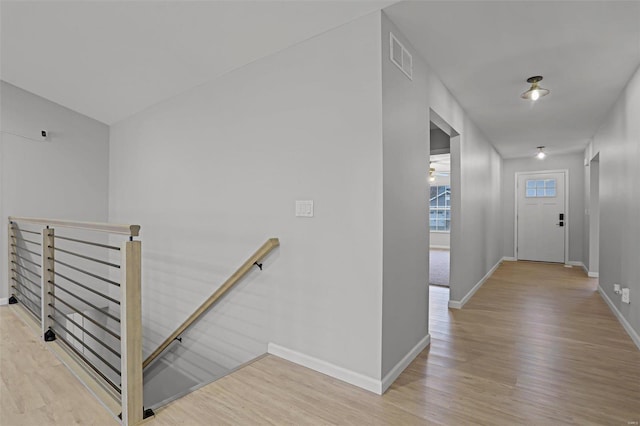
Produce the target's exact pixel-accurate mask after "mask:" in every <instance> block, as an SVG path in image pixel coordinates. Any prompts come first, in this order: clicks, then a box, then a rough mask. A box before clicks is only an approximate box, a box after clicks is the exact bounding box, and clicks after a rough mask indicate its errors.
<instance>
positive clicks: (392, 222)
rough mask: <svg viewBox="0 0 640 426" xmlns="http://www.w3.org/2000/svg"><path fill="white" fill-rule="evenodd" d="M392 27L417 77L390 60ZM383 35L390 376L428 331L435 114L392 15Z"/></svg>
mask: <svg viewBox="0 0 640 426" xmlns="http://www.w3.org/2000/svg"><path fill="white" fill-rule="evenodd" d="M389 32H392V33H393V35H394V36H395V37H396V38H397V39H398V40H400V42H401V43H402V44H404V47H405V48H406V49H408V50H409V51H410V52H411V53H412V54H413V79H409V78H408V77H407V76H406V75H405V74H404V73H403V72H402V70H401V69H399V68H398V67H397V66H396V65H395V64H394V63H393V62H391V60H390V53H389V46H390V36H389ZM381 36H382V128H383V151H382V152H383V176H384V179H383V182H384V185H383V188H384V190H383V194H384V197H383V199H384V207H383V212H384V213H383V229H384V231H383V235H384V236H383V242H384V244H383V291H382V295H383V298H382V376H383V377H384V376H386V375H387V374H388V373H389V372H391V371H392V370H393V369H394V367H396V365H397V364H398V363H399V362H400V361H401V360H402V359H403V358H404V357H405V356H406V355H407V354H408V353H410V352H411V351H412V348H414V347H415V346H416V345H417V344H418V343H419V342H421V341H423V339H425V337H426V336H427V335H428V326H427V323H428V320H429V286H428V282H429V199H428V194H429V182H428V179H427V178H428V174H429V140H428V135H429V114H428V108H427V106H426V103H425V100H426V93H427V78H426V74H427V72H428V71H427V68H426V65H425V64H424V62H423V61H422V59H421V58H419V57H418V55H417V54H416V53H415V50H414V49H413V47H412V46H411V45H410V43H409V42H408V41H407V40H406V39H405V38H404V36H403V35H402V34H401V32H400V30H398V28H396V27H395V26H394V25H393V23H391V21H390V20H389V19H388V18H387V17H386V15H383V19H382V34H381ZM414 356H415V354H414ZM400 371H401V370H400Z"/></svg>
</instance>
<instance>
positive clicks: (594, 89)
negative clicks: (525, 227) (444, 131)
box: [385, 0, 640, 158]
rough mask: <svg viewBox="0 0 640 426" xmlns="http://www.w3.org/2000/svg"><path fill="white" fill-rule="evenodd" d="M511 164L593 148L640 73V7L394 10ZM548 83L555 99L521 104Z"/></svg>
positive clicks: (488, 4)
mask: <svg viewBox="0 0 640 426" xmlns="http://www.w3.org/2000/svg"><path fill="white" fill-rule="evenodd" d="M385 12H386V13H387V15H388V16H389V17H390V18H391V20H392V21H393V22H394V23H395V24H396V25H398V26H399V27H400V29H401V30H402V31H403V32H404V33H405V35H406V36H407V37H408V38H409V39H410V40H411V42H412V44H413V45H414V47H415V49H416V50H418V52H419V53H420V54H421V56H422V57H423V58H425V60H426V61H427V63H428V64H429V65H430V67H431V68H432V69H433V70H434V71H435V73H436V74H438V76H439V77H440V79H441V80H442V81H443V82H444V84H445V85H446V86H447V87H448V88H449V90H450V91H451V93H452V94H453V95H454V96H455V97H456V99H457V100H458V102H459V103H460V104H461V105H462V107H463V108H464V109H465V110H466V111H467V113H468V114H469V116H470V117H471V119H472V120H473V121H474V122H475V123H476V124H477V125H478V126H479V127H480V129H481V130H482V131H483V132H484V134H485V135H486V136H487V137H488V139H489V140H491V142H492V143H493V144H494V146H495V147H496V149H497V150H498V151H499V152H500V153H501V154H502V155H503V157H505V158H511V157H519V156H526V155H533V154H534V153H535V152H536V149H535V147H536V146H538V145H546V146H547V149H546V151H547V152H548V153H549V154H554V153H563V152H571V151H577V150H579V149H583V148H584V147H585V145H586V144H587V141H588V139H589V138H590V137H591V136H592V135H593V134H594V132H595V131H596V130H597V127H598V125H599V124H600V123H601V122H602V121H603V119H604V117H605V115H606V113H607V112H608V111H609V109H610V108H611V107H612V105H613V103H614V102H615V100H616V99H617V98H618V97H619V96H620V94H621V91H622V89H623V88H624V86H625V85H626V83H627V82H628V81H629V79H630V78H631V76H632V74H633V72H634V71H635V70H636V69H637V67H638V65H640V1H637V0H636V1H414V2H401V3H397V4H394V5H392V6H390V7H388V8H387V9H385ZM533 75H543V76H544V80H543V81H542V83H541V86H542V87H545V88H547V89H550V90H551V94H549V95H548V96H546V97H544V98H542V99H540V100H539V101H537V102H535V103H534V104H532V103H531V102H528V101H525V100H522V99H520V94H521V93H522V92H524V91H525V90H527V89H528V86H529V85H528V84H527V83H526V82H525V80H526V79H527V78H528V77H530V76H533Z"/></svg>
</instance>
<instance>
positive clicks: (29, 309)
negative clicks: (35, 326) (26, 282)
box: [12, 286, 40, 319]
mask: <svg viewBox="0 0 640 426" xmlns="http://www.w3.org/2000/svg"><path fill="white" fill-rule="evenodd" d="M12 287H13V286H12ZM13 288H14V290H15V291H17V292H18V293H19V294H21V295H22V296H24V297H25V300H27V301H28V302H29V303H33V304H34V305H35V304H36V303H35V302H33V301H32V300H31V299H29V298H28V297H27V296H26V295H25V294H24V293H22V292H21V291H20V290H18V289H17V288H15V287H13ZM15 296H16V295H15V294H14V295H13V297H15ZM16 299H18V302H20V303H21V304H22V306H23V307H24V308H25V309H26V310H28V311H29V312H31V315H33V316H34V317H36V318H37V319H40V315H38V314H36V313H35V312H34V311H33V309H31V308H30V307H29V305H27V304H26V303H24V301H23V300H20V298H19V297H16Z"/></svg>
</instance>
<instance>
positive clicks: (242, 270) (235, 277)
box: [142, 238, 280, 369]
mask: <svg viewBox="0 0 640 426" xmlns="http://www.w3.org/2000/svg"><path fill="white" fill-rule="evenodd" d="M279 245H280V241H279V240H278V239H277V238H269V239H268V240H267V241H266V242H265V243H264V244H263V245H262V246H261V247H260V248H259V249H258V250H257V251H256V252H255V253H254V254H253V255H252V256H251V257H249V258H248V259H247V260H246V261H245V262H244V263H243V264H242V265H241V266H240V267H239V268H238V269H237V270H236V271H235V272H234V273H233V274H232V275H231V276H230V277H229V278H228V279H227V280H226V281H225V282H224V283H223V284H222V285H221V286H220V287H219V288H218V289H217V290H216V291H215V292H214V293H213V294H212V295H211V296H209V298H208V299H207V300H205V301H204V303H202V305H200V306H199V307H198V308H197V309H196V310H195V311H194V312H193V313H192V314H191V315H189V317H188V318H187V319H186V320H185V321H184V322H183V323H182V324H181V325H180V326H179V327H178V328H176V330H175V331H174V332H173V333H171V335H169V337H167V338H166V339H165V340H164V341H163V342H162V343H161V344H160V345H159V346H158V348H157V349H156V350H155V351H153V352H152V353H151V354H150V355H149V356H148V357H147V359H145V360H144V362H143V363H142V368H143V369H145V368H147V367H148V366H149V365H151V363H152V362H153V361H154V360H155V359H156V358H158V357H159V356H160V355H161V354H162V353H163V352H164V351H165V350H166V349H167V348H168V347H169V346H170V345H171V344H172V343H173V342H174V341H176V340H178V339H179V338H180V335H181V334H182V333H184V332H185V331H186V330H187V329H188V328H189V327H191V325H192V324H193V323H195V322H196V321H197V320H198V319H199V318H200V317H201V316H202V315H204V314H205V313H206V312H207V311H208V310H209V309H210V308H211V307H212V306H213V305H215V304H216V302H218V301H219V300H220V299H222V298H223V297H224V296H225V295H226V294H227V293H228V292H229V290H231V289H232V288H233V286H235V285H236V284H237V283H238V282H239V281H240V280H241V279H242V277H244V276H245V275H246V274H247V272H249V271H250V270H251V268H252V267H253V266H254V265H255V266H258V267H259V268H260V269H262V264H261V263H260V261H261V260H262V259H263V258H265V257H266V256H267V255H268V254H269V253H271V251H272V250H273V249H275V248H276V247H278V246H279Z"/></svg>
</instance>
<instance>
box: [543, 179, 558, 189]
mask: <svg viewBox="0 0 640 426" xmlns="http://www.w3.org/2000/svg"><path fill="white" fill-rule="evenodd" d="M544 186H545V187H546V188H555V187H556V180H555V179H547V180H546V181H545V182H544Z"/></svg>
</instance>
